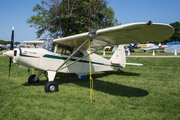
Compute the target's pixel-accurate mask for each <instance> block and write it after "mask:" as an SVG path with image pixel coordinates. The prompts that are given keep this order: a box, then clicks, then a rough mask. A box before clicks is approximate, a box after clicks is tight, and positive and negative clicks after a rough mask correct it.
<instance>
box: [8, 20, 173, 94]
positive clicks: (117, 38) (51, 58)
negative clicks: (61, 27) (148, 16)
mask: <svg viewBox="0 0 180 120" xmlns="http://www.w3.org/2000/svg"><path fill="white" fill-rule="evenodd" d="M173 33H174V28H173V27H172V26H170V25H167V24H161V23H152V22H151V21H150V22H148V23H144V22H141V23H131V24H125V25H119V26H115V27H110V28H104V29H99V30H97V31H91V32H86V33H81V34H77V35H72V36H68V37H63V38H58V39H54V40H51V41H44V42H43V43H42V44H41V45H40V46H39V48H31V49H29V48H15V49H14V50H13V48H11V50H10V51H7V52H6V53H5V55H7V56H9V57H10V64H11V59H12V61H13V63H17V64H18V65H19V66H21V67H25V68H28V69H31V68H34V69H38V72H37V74H36V75H31V76H30V77H29V78H28V82H29V83H37V82H39V78H40V76H41V74H43V73H44V72H46V71H47V73H48V82H47V83H46V85H45V92H56V91H58V85H57V83H56V82H55V81H54V78H55V76H56V73H57V72H62V73H85V72H90V70H89V61H90V60H89V57H90V55H91V62H90V67H91V68H92V69H91V71H92V72H96V71H110V70H119V69H123V68H124V67H125V66H126V65H142V64H136V63H126V56H125V50H124V46H122V45H120V46H119V47H118V48H117V50H116V51H115V52H114V54H113V55H112V57H111V58H110V59H109V60H108V59H105V58H103V57H101V56H99V55H97V54H95V53H94V51H93V53H92V52H90V51H88V48H89V49H90V48H93V47H99V48H104V47H105V46H112V45H119V44H128V43H137V42H148V41H151V40H153V41H156V42H161V41H163V40H165V39H168V38H169V37H171V36H172V35H173ZM13 36H14V29H13V30H12V40H11V41H12V45H13V41H14V37H13ZM38 42H39V41H37V42H34V41H33V42H32V41H31V43H38ZM25 43H28V42H27V41H26V42H25ZM10 68H11V67H10V66H9V74H10Z"/></svg>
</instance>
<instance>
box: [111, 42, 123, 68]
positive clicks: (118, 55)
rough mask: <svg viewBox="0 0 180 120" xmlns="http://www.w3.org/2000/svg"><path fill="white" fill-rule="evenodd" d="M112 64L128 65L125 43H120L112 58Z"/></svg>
mask: <svg viewBox="0 0 180 120" xmlns="http://www.w3.org/2000/svg"><path fill="white" fill-rule="evenodd" d="M110 61H111V63H112V65H120V66H121V67H123V68H124V67H125V66H126V55H125V49H124V45H119V46H118V48H117V50H116V51H115V52H114V54H113V55H112V57H111V59H110Z"/></svg>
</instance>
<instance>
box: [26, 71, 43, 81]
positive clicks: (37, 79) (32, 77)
mask: <svg viewBox="0 0 180 120" xmlns="http://www.w3.org/2000/svg"><path fill="white" fill-rule="evenodd" d="M43 72H44V71H42V70H38V72H37V74H36V75H31V76H29V78H28V83H30V84H31V83H38V82H39V76H40V75H41V74H42V73H43Z"/></svg>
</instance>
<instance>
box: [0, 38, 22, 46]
mask: <svg viewBox="0 0 180 120" xmlns="http://www.w3.org/2000/svg"><path fill="white" fill-rule="evenodd" d="M0 44H1V45H7V44H11V41H5V40H2V39H1V40H0ZM18 44H20V42H15V43H14V45H18Z"/></svg>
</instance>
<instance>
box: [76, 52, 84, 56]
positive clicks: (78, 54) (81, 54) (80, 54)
mask: <svg viewBox="0 0 180 120" xmlns="http://www.w3.org/2000/svg"><path fill="white" fill-rule="evenodd" d="M83 56H84V54H83V53H82V52H81V51H78V52H77V53H76V54H75V55H74V57H83Z"/></svg>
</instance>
